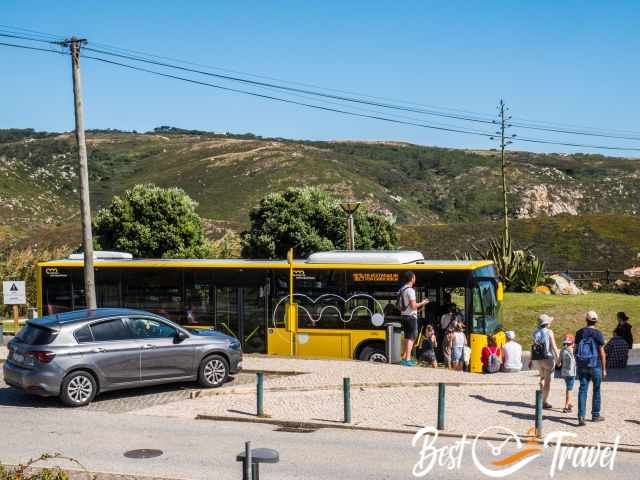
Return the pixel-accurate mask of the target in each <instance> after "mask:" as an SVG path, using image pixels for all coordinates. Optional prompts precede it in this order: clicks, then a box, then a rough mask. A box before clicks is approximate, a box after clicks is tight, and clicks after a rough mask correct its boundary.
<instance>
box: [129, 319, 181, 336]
mask: <svg viewBox="0 0 640 480" xmlns="http://www.w3.org/2000/svg"><path fill="white" fill-rule="evenodd" d="M128 322H129V328H130V329H131V331H132V332H133V334H134V335H135V337H136V338H173V337H175V336H176V333H177V332H176V329H175V328H173V327H172V326H170V325H167V324H166V323H164V322H161V321H159V320H154V319H151V318H143V317H139V318H135V317H134V318H129V319H128Z"/></svg>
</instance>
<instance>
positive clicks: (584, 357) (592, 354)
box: [576, 336, 598, 368]
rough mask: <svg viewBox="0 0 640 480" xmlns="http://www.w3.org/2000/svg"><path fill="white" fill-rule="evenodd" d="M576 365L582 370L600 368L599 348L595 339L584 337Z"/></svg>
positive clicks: (579, 345)
mask: <svg viewBox="0 0 640 480" xmlns="http://www.w3.org/2000/svg"><path fill="white" fill-rule="evenodd" d="M576 363H577V364H578V366H579V367H582V368H595V367H597V366H598V346H597V345H596V341H595V339H594V338H593V337H591V336H590V337H583V338H582V339H581V340H580V343H579V344H578V351H577V352H576Z"/></svg>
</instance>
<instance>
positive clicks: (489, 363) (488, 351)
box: [481, 335, 503, 373]
mask: <svg viewBox="0 0 640 480" xmlns="http://www.w3.org/2000/svg"><path fill="white" fill-rule="evenodd" d="M481 358H482V371H483V372H484V373H498V372H499V371H500V369H501V368H502V363H503V357H502V350H501V349H500V347H498V344H497V342H496V337H495V335H489V337H488V338H487V346H486V347H484V348H483V349H482V352H481Z"/></svg>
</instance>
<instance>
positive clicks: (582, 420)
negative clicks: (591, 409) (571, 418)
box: [578, 417, 586, 427]
mask: <svg viewBox="0 0 640 480" xmlns="http://www.w3.org/2000/svg"><path fill="white" fill-rule="evenodd" d="M585 425H586V422H585V421H584V417H578V426H579V427H584V426H585Z"/></svg>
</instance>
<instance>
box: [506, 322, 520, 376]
mask: <svg viewBox="0 0 640 480" xmlns="http://www.w3.org/2000/svg"><path fill="white" fill-rule="evenodd" d="M505 335H506V337H507V342H506V343H505V344H504V346H503V347H502V351H503V352H504V363H503V364H502V370H503V371H504V372H519V371H520V370H522V346H521V345H520V344H519V343H518V342H516V341H515V338H516V334H515V332H514V331H512V330H509V331H508V332H506V333H505Z"/></svg>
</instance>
